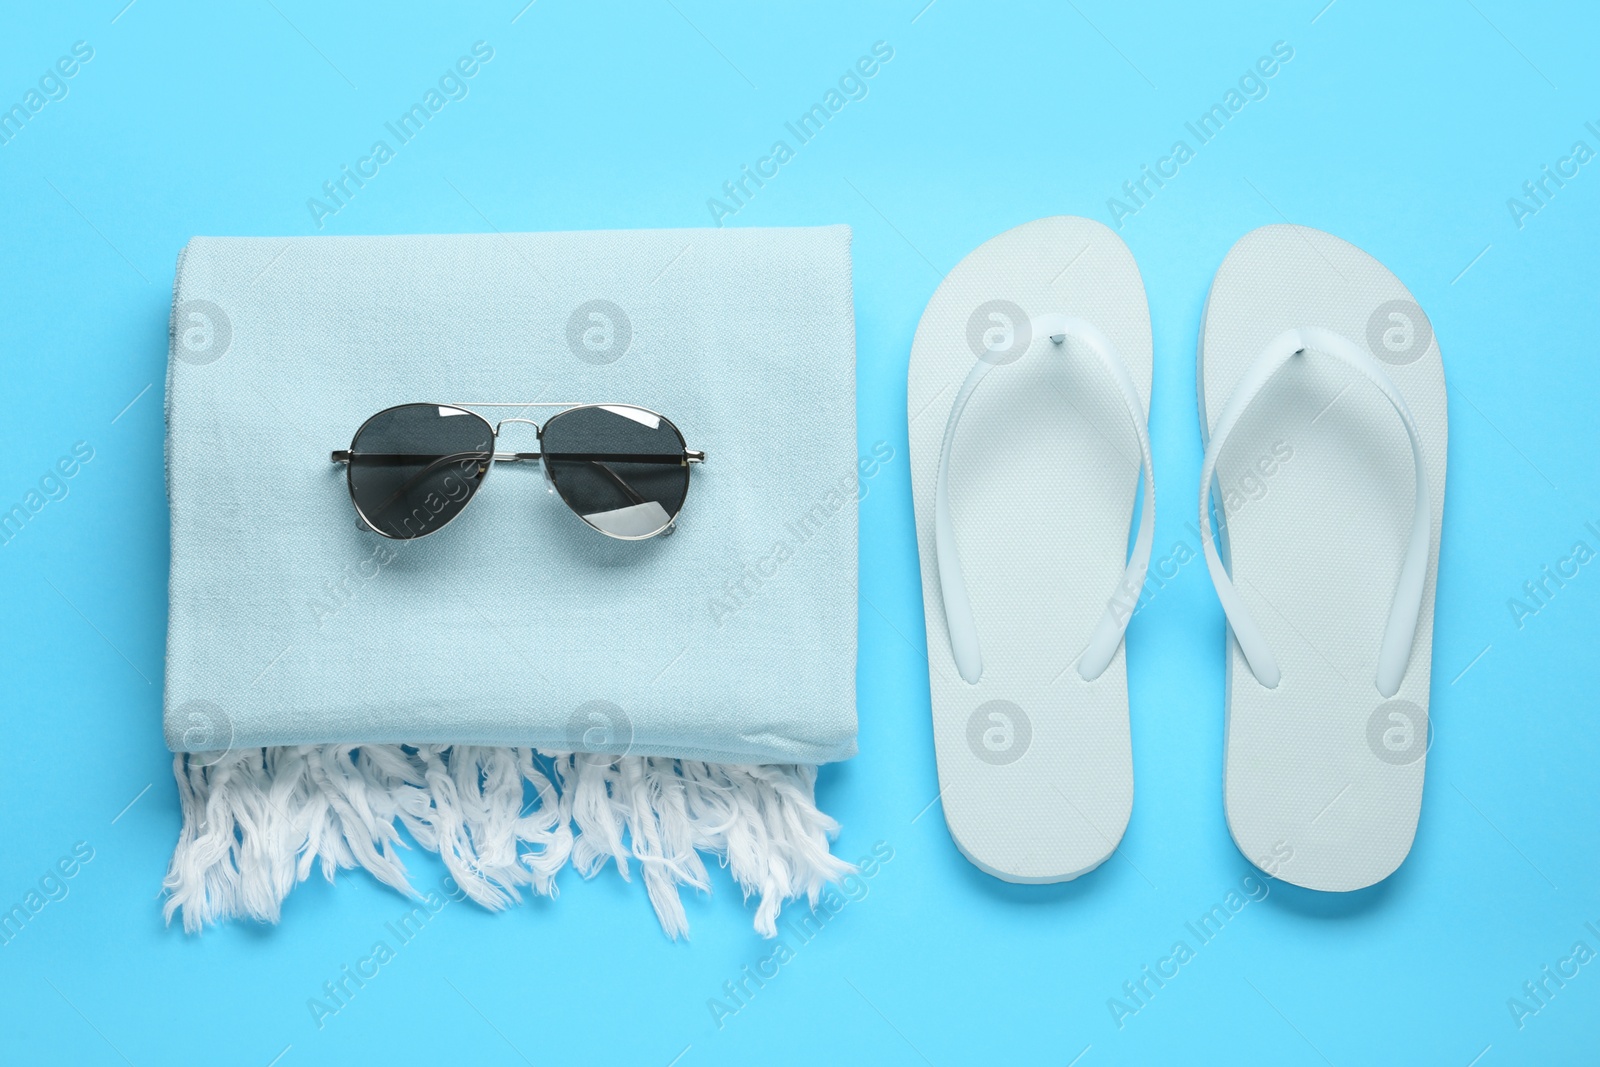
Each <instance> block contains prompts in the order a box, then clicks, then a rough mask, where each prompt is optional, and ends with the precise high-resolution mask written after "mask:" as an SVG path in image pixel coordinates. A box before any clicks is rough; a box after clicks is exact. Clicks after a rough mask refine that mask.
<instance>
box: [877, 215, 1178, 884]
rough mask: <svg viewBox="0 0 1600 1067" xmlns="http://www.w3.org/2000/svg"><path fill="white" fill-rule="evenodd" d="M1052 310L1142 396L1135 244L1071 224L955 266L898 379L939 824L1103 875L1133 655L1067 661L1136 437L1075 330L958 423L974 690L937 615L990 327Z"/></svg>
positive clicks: (1000, 872)
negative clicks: (939, 481)
mask: <svg viewBox="0 0 1600 1067" xmlns="http://www.w3.org/2000/svg"><path fill="white" fill-rule="evenodd" d="M1050 312H1059V313H1063V314H1066V315H1069V316H1073V317H1076V318H1081V319H1084V320H1086V321H1088V322H1091V323H1093V324H1094V325H1095V326H1097V327H1098V328H1099V329H1100V330H1101V331H1102V332H1103V333H1104V334H1105V335H1106V336H1107V337H1108V338H1109V339H1110V340H1111V342H1112V343H1113V344H1114V345H1115V347H1116V348H1117V350H1118V352H1119V353H1120V355H1121V357H1122V359H1123V360H1124V362H1125V363H1126V365H1127V368H1128V373H1129V375H1130V377H1131V379H1132V381H1133V384H1134V386H1135V389H1136V390H1137V391H1138V392H1139V394H1140V395H1141V396H1142V397H1148V396H1149V394H1150V384H1151V344H1150V317H1149V311H1148V307H1147V304H1146V302H1145V293H1144V283H1143V281H1142V280H1141V278H1140V276H1139V270H1138V267H1137V265H1136V264H1135V263H1134V260H1133V256H1132V254H1131V253H1130V252H1129V251H1128V249H1127V246H1125V245H1124V244H1123V243H1122V241H1121V240H1120V239H1118V238H1117V236H1116V235H1115V234H1114V233H1112V231H1111V230H1109V229H1107V228H1106V227H1105V226H1103V225H1100V224H1099V223H1096V222H1092V221H1090V220H1087V219H1080V218H1067V217H1060V218H1047V219H1040V220H1038V221H1035V222H1030V223H1027V224H1025V225H1023V226H1019V227H1017V228H1016V229H1013V230H1010V231H1007V232H1006V233H1003V234H1000V235H999V236H997V237H995V238H993V239H992V240H990V241H988V242H986V243H985V244H983V245H981V246H980V247H978V248H977V249H975V250H974V251H973V252H972V253H971V254H969V255H968V256H967V257H966V258H965V259H963V260H962V261H961V262H960V263H959V264H958V265H957V266H956V267H955V269H953V270H952V271H951V272H950V273H949V275H948V276H947V277H946V278H945V280H944V281H943V283H941V284H940V286H939V288H938V290H937V292H935V293H934V295H933V298H932V299H931V300H930V301H929V303H928V307H927V310H926V311H925V312H924V314H923V316H922V321H921V323H920V324H919V325H918V328H917V334H916V340H915V342H914V344H913V346H912V352H911V365H910V370H909V374H908V379H907V414H908V419H909V424H910V444H911V468H912V471H911V473H912V488H913V496H914V499H915V506H916V520H917V544H918V547H919V550H920V554H921V563H922V588H923V607H924V614H925V617H926V623H927V637H928V674H929V688H930V691H931V696H932V704H933V725H934V746H935V751H936V754H937V757H938V764H939V787H940V790H941V794H940V795H941V798H942V801H943V807H944V815H945V822H946V824H947V825H948V827H949V829H950V835H951V837H952V838H953V839H954V841H955V843H956V846H957V847H958V848H959V849H960V850H961V852H962V854H963V855H965V856H966V857H967V859H969V860H970V861H971V862H972V863H973V864H974V865H976V866H977V867H978V868H980V869H981V870H983V871H985V872H987V873H989V874H991V875H994V876H995V877H997V878H1002V879H1005V880H1007V881H1012V882H1034V883H1038V882H1059V881H1066V880H1068V879H1071V878H1075V877H1077V876H1079V875H1081V874H1084V873H1086V872H1087V871H1090V870H1092V869H1094V868H1095V867H1096V866H1098V865H1099V864H1101V863H1103V862H1104V861H1105V860H1106V859H1107V857H1109V856H1110V855H1111V853H1112V852H1113V851H1114V850H1115V849H1116V846H1117V843H1118V842H1119V841H1120V840H1121V838H1122V835H1123V832H1124V830H1125V829H1126V827H1127V824H1128V818H1129V815H1130V813H1131V811H1132V806H1133V761H1132V754H1131V749H1130V744H1129V736H1128V693H1127V676H1126V667H1125V661H1124V653H1123V651H1122V650H1121V649H1120V648H1119V650H1118V651H1117V653H1116V657H1115V658H1114V659H1113V660H1112V662H1111V664H1110V666H1109V667H1107V669H1106V670H1105V671H1104V673H1102V674H1101V675H1100V676H1099V677H1098V678H1096V679H1095V681H1093V682H1086V681H1084V680H1083V679H1082V678H1081V677H1080V676H1079V674H1078V672H1077V670H1076V669H1075V666H1074V665H1075V663H1076V662H1077V659H1078V657H1079V654H1080V653H1081V652H1082V651H1083V649H1084V646H1085V645H1086V643H1087V642H1088V639H1089V636H1090V634H1091V632H1092V631H1093V630H1094V627H1095V625H1096V623H1097V622H1098V621H1099V620H1100V618H1101V616H1102V615H1103V613H1104V611H1105V609H1106V605H1107V602H1108V601H1109V600H1110V599H1111V597H1112V596H1113V595H1114V594H1115V592H1116V590H1117V587H1118V583H1119V580H1120V579H1121V577H1122V573H1123V568H1124V566H1125V564H1126V561H1127V555H1128V534H1129V524H1130V521H1131V519H1132V516H1133V513H1134V502H1135V494H1136V490H1137V486H1138V484H1139V467H1140V461H1139V446H1138V444H1137V442H1136V439H1135V437H1134V433H1133V431H1132V430H1131V428H1130V427H1129V426H1128V412H1127V409H1126V407H1125V406H1124V404H1123V401H1122V400H1121V397H1120V394H1119V393H1118V391H1117V388H1116V387H1115V385H1114V384H1113V383H1112V382H1111V381H1110V380H1109V378H1108V377H1107V375H1106V372H1105V370H1104V368H1103V367H1101V366H1099V365H1098V364H1097V362H1096V360H1095V359H1094V358H1093V357H1092V356H1091V355H1089V354H1088V353H1087V352H1086V351H1084V350H1083V349H1082V348H1081V347H1078V344H1077V342H1075V341H1074V340H1073V339H1070V338H1069V339H1068V341H1067V343H1066V344H1065V345H1062V346H1055V345H1052V344H1051V343H1050V341H1049V339H1048V338H1043V337H1033V338H1027V337H1022V338H1018V339H1017V340H1016V342H1015V344H1014V346H1013V348H1012V349H1009V350H1008V351H1009V353H1010V355H1009V356H1001V357H998V358H995V359H994V361H995V362H1000V361H1005V362H1006V365H1004V366H998V367H996V369H995V370H994V371H992V372H990V373H989V374H988V375H987V377H986V378H985V379H984V381H983V385H982V388H981V389H979V390H978V391H977V392H976V393H975V394H974V395H973V398H972V400H971V401H970V403H969V405H968V407H967V409H966V411H965V413H964V414H963V416H962V419H961V424H960V427H959V431H958V434H957V439H956V441H955V444H954V446H953V449H952V458H951V463H950V472H949V490H950V500H951V512H952V520H953V524H954V530H955V535H956V538H955V539H956V542H957V544H958V545H959V548H960V553H961V561H962V566H963V568H964V571H965V575H966V583H965V584H966V586H967V590H968V593H969V596H970V598H971V602H972V611H973V618H974V621H975V624H976V628H977V633H978V636H979V640H980V641H981V643H982V650H983V673H982V677H981V678H980V679H979V681H978V682H977V684H970V685H969V684H968V683H967V682H965V681H963V680H962V679H961V677H960V675H959V674H958V672H957V669H956V666H955V662H954V659H953V656H952V653H951V647H950V637H949V633H948V631H947V629H946V625H945V616H944V607H943V601H942V599H941V593H940V587H939V571H938V566H937V562H936V553H935V540H934V501H935V481H936V474H937V470H938V466H939V456H940V449H941V444H942V441H943V435H944V429H945V424H946V420H947V418H948V416H949V413H950V409H951V404H952V402H953V400H954V399H955V396H956V393H957V391H958V389H959V387H960V386H961V383H962V381H963V379H964V378H965V377H966V375H967V374H968V372H969V371H970V370H971V369H972V367H973V365H974V362H975V361H976V360H977V359H978V358H980V356H981V355H982V354H983V353H984V352H985V351H986V349H985V342H984V339H983V336H984V334H985V332H986V331H990V330H1001V331H1003V330H1004V329H1005V326H1006V323H1008V322H1009V323H1011V325H1012V326H1013V327H1016V326H1020V327H1021V330H1022V331H1023V332H1024V333H1025V332H1026V331H1027V324H1028V320H1029V318H1030V317H1031V316H1035V315H1040V314H1044V313H1050ZM1024 342H1026V344H1025V347H1024ZM1145 410H1146V417H1148V402H1147V401H1146V409H1145Z"/></svg>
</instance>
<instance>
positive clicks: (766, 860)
mask: <svg viewBox="0 0 1600 1067" xmlns="http://www.w3.org/2000/svg"><path fill="white" fill-rule="evenodd" d="M173 772H174V774H175V775H176V777H177V780H178V798H179V803H180V806H181V808H182V811H183V826H182V828H181V830H180V831H179V834H178V844H177V848H176V849H175V850H174V852H173V857H172V865H171V866H170V867H169V868H168V871H167V877H166V881H165V885H166V890H167V899H166V904H165V909H164V910H165V913H166V918H167V921H168V922H171V921H172V918H173V916H174V914H176V913H178V912H182V919H183V927H184V929H185V930H187V931H189V932H191V933H194V932H197V931H199V930H200V929H202V928H203V927H205V926H206V925H207V924H209V923H216V922H220V921H222V920H225V919H230V918H236V917H248V918H252V919H255V920H257V921H260V922H277V921H278V918H279V915H280V913H281V910H282V906H283V900H284V898H285V897H286V896H288V894H289V891H290V890H291V889H293V888H294V886H295V884H296V883H298V882H303V881H305V880H306V879H307V878H308V877H310V875H311V871H312V869H313V868H314V867H318V866H320V868H321V870H322V874H323V876H324V877H326V878H327V879H328V880H329V881H330V882H331V881H332V880H333V877H334V874H335V873H336V872H337V871H339V870H341V869H352V868H355V867H361V868H363V869H365V870H367V871H368V872H370V873H371V874H372V875H373V876H374V877H375V878H377V879H378V880H379V881H380V882H383V883H384V884H385V885H388V886H391V887H393V888H394V889H397V890H399V891H400V892H401V893H404V894H406V895H408V896H411V897H414V898H416V897H419V896H420V894H418V893H417V891H416V890H415V889H414V888H413V887H412V885H411V883H410V882H409V881H408V880H407V877H406V870H405V865H404V864H403V863H402V862H401V860H400V855H399V850H400V849H401V848H403V847H405V845H406V842H405V840H404V838H402V837H401V835H400V830H401V828H404V829H405V831H406V833H407V834H409V835H410V837H411V839H412V840H413V841H415V842H416V843H417V844H418V845H420V846H422V847H423V848H425V849H427V850H429V851H430V852H437V853H438V854H439V855H440V857H441V858H442V859H443V861H444V865H445V867H446V869H447V870H448V871H449V872H450V875H451V877H452V878H453V879H454V880H455V882H456V884H457V885H458V886H459V887H460V889H461V891H462V893H464V894H465V895H466V896H467V897H469V898H471V899H472V900H474V901H476V902H477V903H479V904H481V905H483V906H484V907H486V908H489V909H491V910H500V909H502V908H505V907H508V906H509V905H511V904H512V903H514V902H517V901H520V900H521V899H522V895H521V892H520V890H521V888H523V887H526V888H527V889H529V890H530V891H531V892H533V893H536V894H539V895H543V896H552V897H553V896H555V895H556V891H557V887H556V876H557V874H558V873H559V872H560V871H561V869H562V868H563V867H565V866H566V865H567V863H568V862H569V861H570V862H571V864H572V865H573V866H574V867H575V868H577V870H578V873H580V874H581V875H582V876H583V877H584V878H593V877H594V876H595V875H597V874H598V873H599V872H600V871H601V870H602V869H603V868H604V867H605V865H606V863H607V862H608V861H612V860H614V861H615V862H616V866H617V871H618V873H619V874H621V875H622V877H623V879H625V880H631V863H632V862H633V861H636V862H637V863H638V865H639V870H640V876H641V880H642V881H643V882H644V887H645V891H646V893H647V894H648V896H649V898H650V903H651V904H652V905H653V906H654V908H655V912H656V917H657V918H658V919H659V920H660V922H661V928H662V930H663V931H665V933H666V934H667V936H669V937H671V938H674V939H676V938H679V937H683V936H686V935H687V934H688V932H689V921H688V916H687V915H686V914H685V912H684V908H683V902H682V899H681V898H680V896H679V887H680V886H690V887H692V888H694V889H698V890H702V891H705V892H709V891H710V889H711V880H710V878H709V876H708V874H707V872H706V867H705V863H704V861H703V860H702V859H701V854H702V853H708V854H710V855H713V856H715V857H717V859H718V860H719V862H721V863H722V865H723V866H725V867H727V868H728V870H729V871H730V873H731V874H732V876H733V878H734V881H736V882H737V883H738V884H739V887H740V889H741V890H742V891H743V893H744V897H745V900H746V901H748V900H749V899H750V898H751V897H752V896H755V897H758V898H759V902H758V904H757V907H756V911H755V929H756V931H757V932H758V933H760V934H761V935H762V936H763V937H768V938H770V937H775V936H776V935H777V920H778V914H779V911H780V910H781V909H782V907H783V905H784V904H785V903H786V902H788V901H790V900H796V899H799V898H801V897H804V898H805V899H806V900H807V901H808V902H809V903H810V904H811V906H812V907H815V906H816V904H817V901H818V898H819V896H820V894H821V892H822V890H823V888H824V887H825V886H826V885H827V884H828V883H830V882H833V881H837V880H838V879H840V878H842V877H844V876H845V875H846V874H849V873H850V872H851V871H852V870H853V869H854V868H852V867H851V866H850V865H849V864H847V863H845V862H843V861H842V860H839V859H837V858H836V857H834V856H833V855H832V853H831V852H830V851H829V845H828V842H829V840H830V839H832V838H833V837H835V836H837V834H838V831H839V824H838V823H836V822H835V821H834V820H833V819H831V818H829V817H828V816H827V815H825V814H823V813H822V812H821V811H819V810H818V809H817V806H816V798H815V786H816V778H817V771H816V768H815V767H812V766H807V765H804V764H772V765H763V766H736V765H731V764H717V763H704V762H701V761H697V760H676V759H667V758H663V757H656V756H621V757H612V756H597V755H592V754H588V753H549V754H542V753H539V752H535V751H534V750H533V749H528V748H493V747H484V746H469V745H454V746H451V745H297V746H290V747H281V748H254V749H244V750H238V751H231V752H226V753H195V754H185V753H179V754H178V755H177V756H176V757H175V758H174V760H173ZM530 785H531V786H532V787H533V792H534V794H535V796H534V797H533V799H532V800H531V801H528V800H526V797H527V787H528V786H530ZM574 831H576V832H574Z"/></svg>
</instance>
